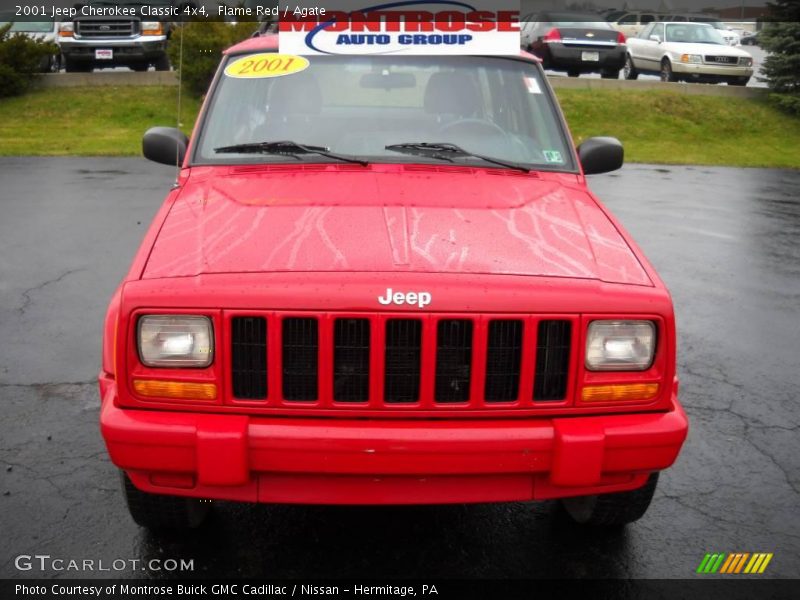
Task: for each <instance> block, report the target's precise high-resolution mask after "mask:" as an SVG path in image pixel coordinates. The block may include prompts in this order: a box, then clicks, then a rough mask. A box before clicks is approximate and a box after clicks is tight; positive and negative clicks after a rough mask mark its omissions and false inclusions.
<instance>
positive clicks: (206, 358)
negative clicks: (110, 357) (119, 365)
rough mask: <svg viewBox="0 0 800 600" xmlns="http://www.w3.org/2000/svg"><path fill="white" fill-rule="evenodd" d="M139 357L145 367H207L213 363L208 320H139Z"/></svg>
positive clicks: (159, 317) (167, 317)
mask: <svg viewBox="0 0 800 600" xmlns="http://www.w3.org/2000/svg"><path fill="white" fill-rule="evenodd" d="M138 341H139V357H140V358H141V360H142V364H144V365H146V366H148V367H172V368H177V369H181V368H186V367H195V368H199V367H207V366H208V365H210V364H211V363H212V362H213V360H214V330H213V327H212V325H211V320H210V319H209V318H208V317H189V316H180V315H174V316H173V315H148V316H145V317H142V318H140V319H139V327H138Z"/></svg>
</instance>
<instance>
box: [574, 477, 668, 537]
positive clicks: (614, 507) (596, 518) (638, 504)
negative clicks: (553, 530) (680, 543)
mask: <svg viewBox="0 0 800 600" xmlns="http://www.w3.org/2000/svg"><path fill="white" fill-rule="evenodd" d="M657 484H658V472H655V473H653V474H651V475H650V477H649V478H648V479H647V483H645V484H644V485H643V486H642V487H640V488H638V489H635V490H631V491H629V492H617V493H614V494H600V495H597V496H577V497H575V498H563V499H562V500H561V506H562V507H563V508H564V510H565V512H566V513H567V514H568V515H569V516H570V518H571V519H572V520H573V521H575V522H576V523H579V524H581V525H588V526H594V527H621V526H622V525H626V524H628V523H633V522H634V521H636V520H638V519H641V518H642V517H643V516H644V513H645V512H647V508H648V507H649V506H650V502H651V500H652V499H653V493H654V492H655V491H656V485H657Z"/></svg>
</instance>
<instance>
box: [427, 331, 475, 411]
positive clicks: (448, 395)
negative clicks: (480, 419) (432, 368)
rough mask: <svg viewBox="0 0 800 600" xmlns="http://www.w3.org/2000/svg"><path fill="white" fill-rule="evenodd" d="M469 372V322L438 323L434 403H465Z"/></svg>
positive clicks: (470, 363)
mask: <svg viewBox="0 0 800 600" xmlns="http://www.w3.org/2000/svg"><path fill="white" fill-rule="evenodd" d="M471 370H472V321H468V320H466V319H448V320H444V321H439V326H438V328H437V331H436V393H435V397H436V402H466V401H467V400H469V384H470V375H471Z"/></svg>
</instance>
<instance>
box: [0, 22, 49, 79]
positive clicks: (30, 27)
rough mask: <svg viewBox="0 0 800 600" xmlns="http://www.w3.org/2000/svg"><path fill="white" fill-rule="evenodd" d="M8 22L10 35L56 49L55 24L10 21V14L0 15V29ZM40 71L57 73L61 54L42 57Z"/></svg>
mask: <svg viewBox="0 0 800 600" xmlns="http://www.w3.org/2000/svg"><path fill="white" fill-rule="evenodd" d="M6 19H8V21H6ZM9 21H11V22H12V24H11V30H10V31H9V33H10V34H11V35H14V34H15V33H18V34H20V35H24V36H27V37H29V38H31V39H34V40H38V41H40V42H47V43H49V44H54V48H56V45H57V44H58V23H57V22H54V21H37V22H26V21H13V20H12V19H11V15H10V14H2V15H0V27H1V26H3V25H7V24H8V22H9ZM40 69H41V70H42V71H43V72H45V73H47V72H53V73H57V72H58V71H59V70H61V53H60V52H57V51H56V52H54V53H53V54H52V55H49V56H46V57H44V58H43V59H42V64H41V67H40Z"/></svg>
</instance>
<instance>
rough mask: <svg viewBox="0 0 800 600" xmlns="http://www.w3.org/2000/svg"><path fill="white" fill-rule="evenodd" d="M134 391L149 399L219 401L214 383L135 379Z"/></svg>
mask: <svg viewBox="0 0 800 600" xmlns="http://www.w3.org/2000/svg"><path fill="white" fill-rule="evenodd" d="M133 389H134V390H136V393H137V394H139V395H140V396H147V397H149V398H175V399H178V400H216V399H217V386H216V384H214V383H187V382H185V381H158V380H155V379H134V381H133Z"/></svg>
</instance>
